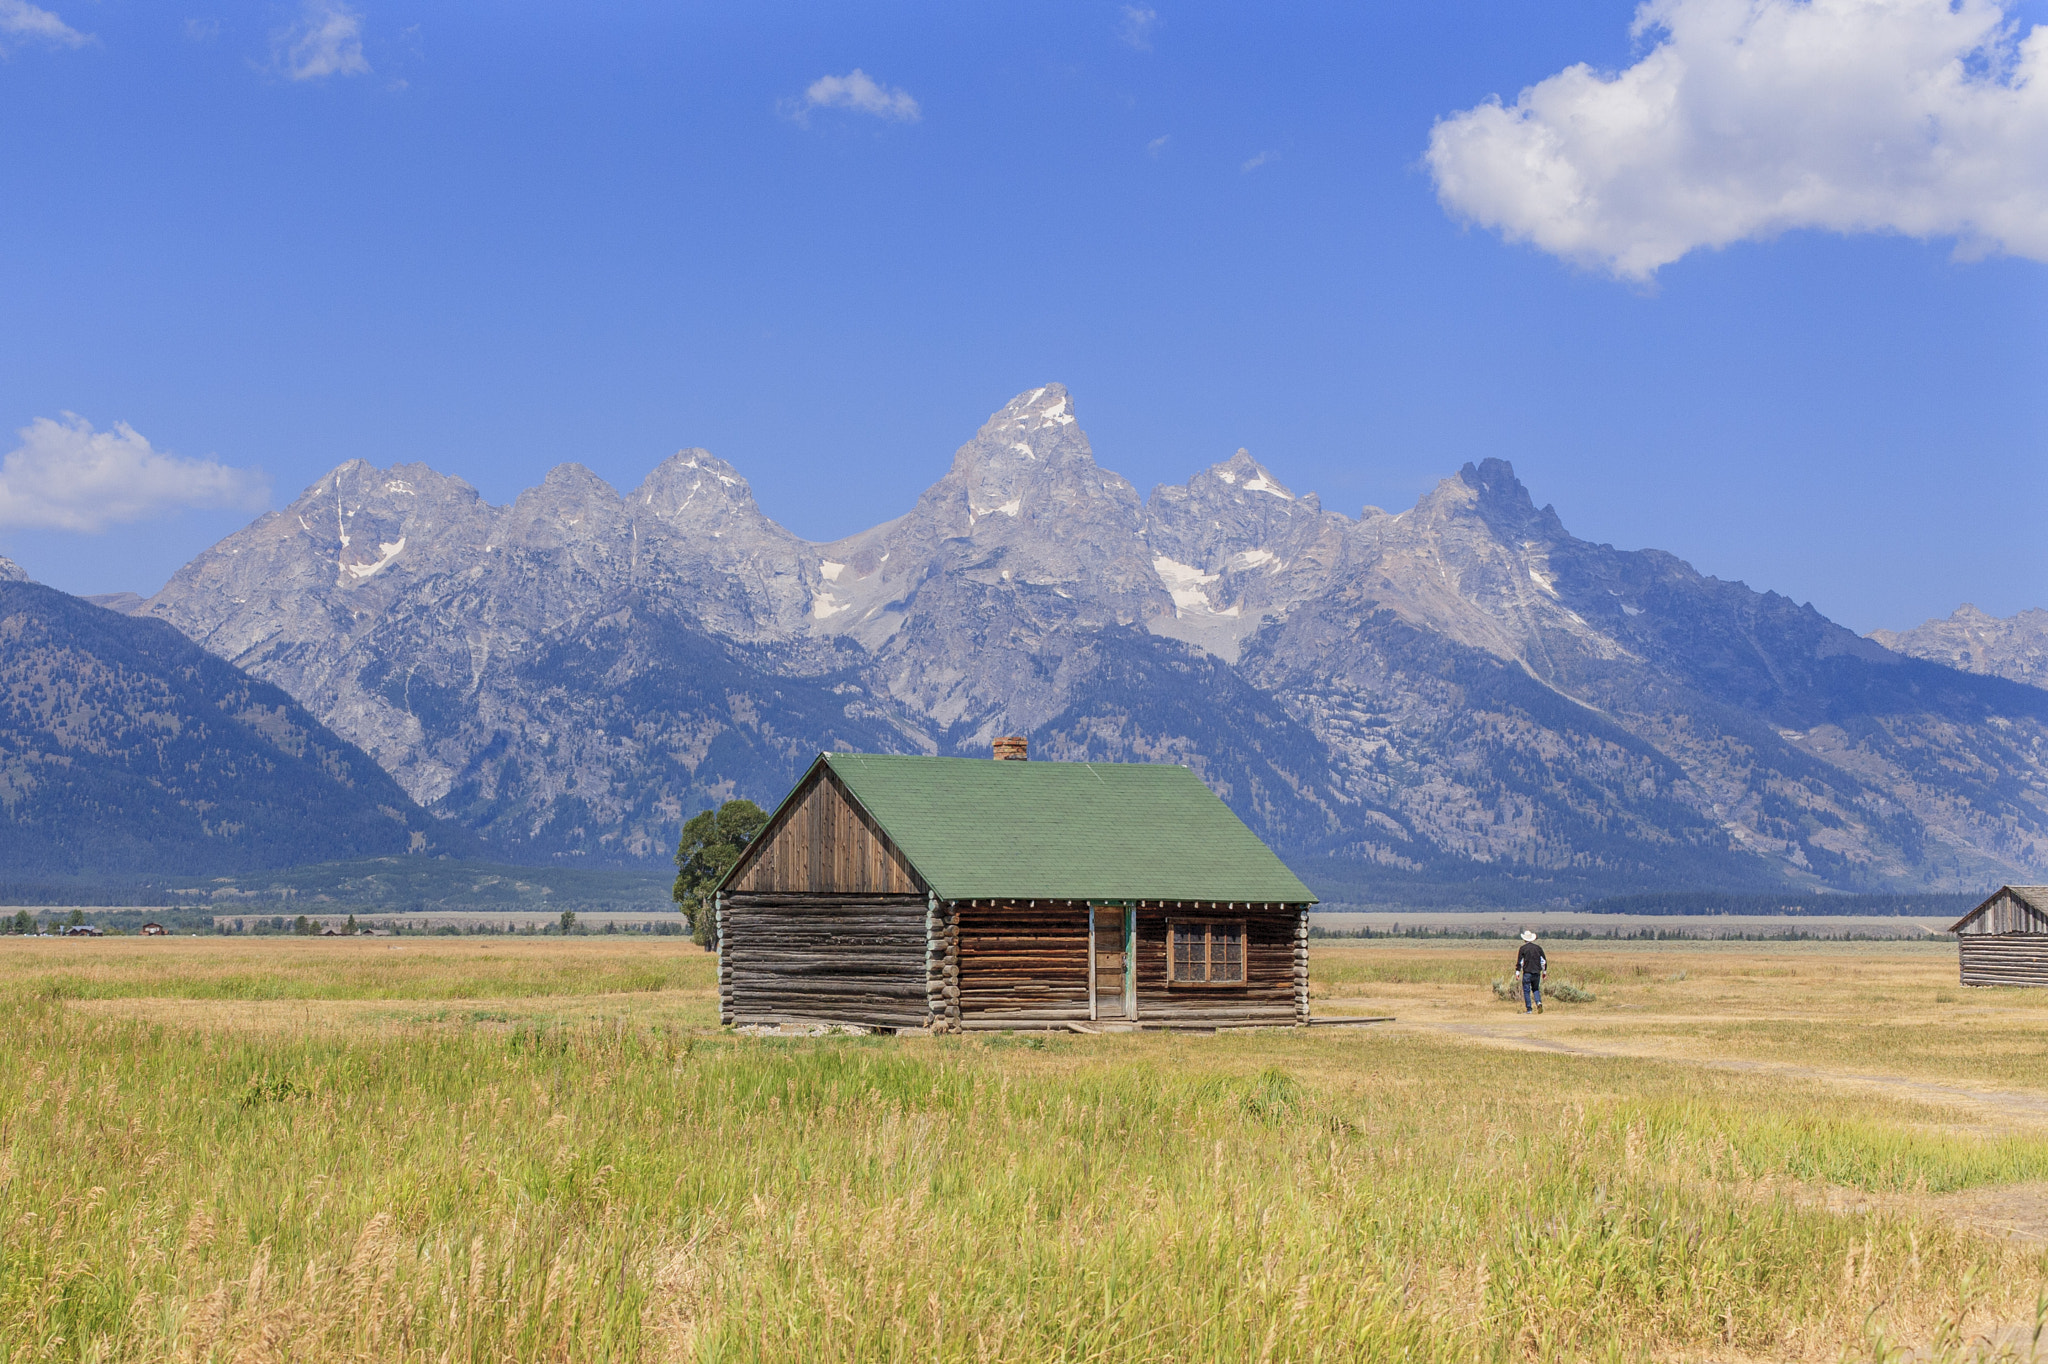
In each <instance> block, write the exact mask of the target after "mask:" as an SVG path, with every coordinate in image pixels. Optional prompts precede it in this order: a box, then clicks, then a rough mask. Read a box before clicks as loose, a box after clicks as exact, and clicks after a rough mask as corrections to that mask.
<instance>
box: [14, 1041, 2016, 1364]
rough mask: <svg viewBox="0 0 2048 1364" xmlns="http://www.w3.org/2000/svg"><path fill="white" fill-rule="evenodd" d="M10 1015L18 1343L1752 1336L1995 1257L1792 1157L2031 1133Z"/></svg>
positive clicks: (1770, 1095)
mask: <svg viewBox="0 0 2048 1364" xmlns="http://www.w3.org/2000/svg"><path fill="white" fill-rule="evenodd" d="M16 1022H17V1025H18V1029H19V1032H20V1033H21V1035H24V1036H28V1037H33V1038H35V1039H36V1043H35V1045H34V1046H32V1047H26V1048H20V1049H15V1050H10V1051H8V1052H7V1053H5V1054H4V1055H0V1096H4V1099H0V1153H4V1154H0V1226H4V1227H6V1228H8V1229H9V1233H8V1234H7V1235H6V1236H5V1237H4V1238H0V1340H4V1341H5V1342H6V1344H5V1346H4V1347H0V1349H4V1357H6V1358H10V1359H27V1358H37V1359H41V1358H60V1359H65V1358H77V1359H87V1358H93V1359H126V1358H169V1357H172V1356H184V1357H196V1358H218V1359H223V1360H225V1359H229V1358H238V1357H241V1352H242V1351H244V1350H245V1349H247V1348H249V1347H251V1346H252V1343H253V1344H260V1342H262V1341H265V1340H269V1341H272V1342H273V1349H274V1352H278V1351H281V1354H280V1355H279V1357H290V1358H342V1357H360V1356H363V1355H368V1356H371V1357H376V1358H421V1359H429V1358H433V1359H438V1358H441V1357H442V1356H443V1354H444V1353H446V1354H447V1356H448V1357H450V1358H455V1359H496V1358H506V1357H517V1358H522V1359H524V1358H556V1357H558V1358H574V1359H585V1358H652V1357H675V1358H699V1359H718V1360H743V1359H744V1360H752V1359H797V1358H802V1359H807V1360H817V1359H833V1360H867V1359H891V1358H900V1359H924V1358H955V1359H973V1358H982V1357H987V1358H1003V1359H1019V1360H1026V1359H1029V1360H1045V1359H1070V1360H1080V1359H1098V1358H1100V1359H1154V1358H1179V1359H1253V1358H1261V1357H1265V1358H1310V1357H1314V1356H1315V1355H1316V1354H1317V1353H1318V1352H1321V1353H1323V1354H1325V1355H1326V1356H1329V1355H1341V1356H1343V1357H1365V1356H1373V1357H1390V1358H1391V1357H1405V1358H1417V1359H1446V1360H1449V1359H1461V1360H1462V1359H1474V1358H1482V1359H1483V1358H1498V1359H1521V1358H1557V1359H1579V1358H1599V1357H1615V1358H1633V1357H1639V1356H1642V1355H1643V1354H1645V1353H1646V1345H1647V1343H1648V1342H1657V1343H1659V1345H1660V1348H1668V1347H1675V1346H1685V1345H1707V1344H1712V1343H1714V1342H1716V1341H1719V1340H1720V1339H1721V1338H1722V1337H1723V1336H1724V1335H1726V1336H1728V1337H1730V1338H1732V1339H1733V1340H1734V1341H1735V1342H1736V1343H1738V1344H1741V1345H1743V1346H1744V1347H1745V1348H1751V1349H1767V1348H1769V1347H1770V1346H1771V1344H1772V1343H1773V1342H1779V1341H1782V1340H1783V1339H1785V1337H1786V1333H1787V1332H1788V1331H1794V1330H1796V1329H1797V1328H1798V1327H1800V1326H1801V1325H1802V1324H1804V1325H1805V1326H1807V1327H1808V1328H1809V1329H1813V1328H1816V1327H1819V1326H1823V1325H1825V1324H1827V1323H1831V1322H1832V1323H1836V1324H1838V1325H1839V1323H1841V1322H1843V1321H1846V1320H1851V1319H1860V1317H1861V1316H1862V1314H1863V1313H1864V1311H1866V1310H1867V1308H1868V1307H1869V1306H1870V1305H1871V1304H1873V1303H1877V1302H1880V1301H1886V1300H1890V1301H1893V1302H1897V1301H1899V1300H1900V1299H1901V1298H1904V1299H1907V1300H1911V1301H1914V1302H1922V1301H1923V1300H1924V1305H1925V1306H1926V1307H1927V1308H1928V1309H1929V1310H1934V1309H1954V1308H1958V1307H1960V1306H1961V1305H1962V1304H1961V1302H1960V1301H1959V1300H1954V1299H1955V1296H1956V1295H1955V1294H1954V1293H1953V1292H1951V1291H1949V1290H1948V1289H1946V1288H1944V1287H1943V1285H1948V1284H1954V1283H1956V1282H1959V1281H1961V1280H1962V1279H1964V1278H1965V1276H1968V1275H1972V1274H1974V1275H1977V1276H1988V1275H1989V1273H1990V1272H1991V1271H1992V1270H1993V1269H1995V1268H1997V1267H1999V1266H2001V1265H2003V1264H2004V1263H2005V1260H2004V1257H2003V1256H2002V1255H2001V1254H2000V1253H1999V1252H1997V1251H1996V1249H1995V1248H1993V1247H1989V1246H1986V1245H1981V1244H1979V1243H1976V1242H1974V1241H1970V1240H1968V1239H1966V1238H1964V1237H1962V1236H1960V1235H1959V1234H1956V1233H1952V1232H1948V1231H1945V1230H1944V1229H1942V1228H1941V1227H1939V1226H1938V1225H1931V1224H1930V1225H1918V1226H1916V1225H1915V1224H1914V1223H1913V1222H1912V1221H1911V1220H1910V1219H1908V1218H1906V1217H1903V1216H1900V1215H1896V1214H1890V1213H1886V1214H1873V1215H1865V1216H1848V1217H1844V1216H1838V1215H1832V1214H1828V1213H1825V1212H1821V1211H1817V1210H1813V1209H1811V1208H1808V1207H1805V1206H1802V1205H1801V1204H1800V1203H1799V1201H1798V1200H1796V1199H1794V1198H1792V1197H1789V1196H1786V1195H1784V1194H1782V1193H1774V1192H1772V1191H1770V1190H1769V1189H1768V1187H1767V1182H1768V1180H1770V1179H1771V1178H1773V1177H1783V1178H1788V1179H1791V1178H1798V1179H1815V1178H1825V1179H1828V1180H1832V1181H1834V1182H1837V1183H1843V1184H1848V1185H1851V1186H1853V1187H1857V1188H1868V1189H1893V1188H1906V1187H1911V1188H1919V1187H1923V1186H1924V1187H1926V1188H1929V1189H1944V1188H1956V1187H1963V1186H1967V1185H1970V1184H1973V1183H1979V1182H1984V1181H1988V1180H2002V1179H2008V1178H2023V1177H2039V1175H2040V1174H2041V1173H2042V1172H2043V1171H2044V1169H2048V1147H2044V1145H2043V1144H2042V1143H2041V1142H2039V1141H2032V1140H2030V1141H2024V1142H2023V1141H2020V1140H2019V1139H2003V1140H1997V1141H1984V1140H1977V1139H1970V1138H1962V1137H1939V1136H1930V1135H1926V1134H1925V1133H1921V1134H1918V1135H1915V1134H1913V1133H1909V1132H1907V1131H1905V1130H1904V1129H1902V1128H1900V1127H1899V1126H1898V1125H1897V1123H1896V1121H1895V1120H1894V1119H1895V1109H1896V1106H1895V1105H1894V1106H1892V1108H1893V1112H1890V1113H1888V1112H1887V1111H1885V1110H1883V1109H1880V1108H1879V1107H1877V1106H1858V1105H1854V1104H1850V1105H1847V1106H1845V1107H1844V1106H1837V1108H1836V1110H1835V1115H1834V1116H1833V1117H1832V1118H1829V1119H1827V1120H1819V1119H1793V1118H1790V1117H1787V1116H1786V1115H1787V1113H1796V1112H1798V1111H1800V1110H1802V1109H1807V1108H1810V1107H1811V1106H1812V1105H1811V1102H1810V1100H1811V1099H1812V1097H1813V1096H1812V1095H1811V1094H1809V1093H1806V1092H1803V1091H1800V1090H1797V1089H1794V1090H1790V1091H1788V1090H1785V1089H1783V1088H1782V1087H1778V1088H1774V1087H1772V1086H1769V1085H1760V1084H1757V1083H1754V1082H1750V1081H1745V1080H1742V1079H1739V1078H1721V1079H1715V1080H1711V1081H1709V1082H1708V1083H1707V1084H1706V1085H1705V1087H1704V1088H1703V1087H1702V1085H1701V1083H1700V1082H1699V1080H1698V1079H1697V1077H1694V1076H1691V1075H1687V1074H1685V1073H1683V1072H1681V1071H1678V1070H1676V1069H1675V1068H1670V1067H1662V1066H1656V1065H1650V1064H1647V1063H1601V1064H1599V1065H1598V1066H1596V1067H1595V1068H1594V1070H1593V1072H1592V1073H1591V1074H1590V1077H1589V1074H1588V1071H1587V1069H1586V1067H1585V1063H1583V1062H1574V1061H1572V1060H1571V1059H1569V1058H1553V1057H1541V1056H1539V1057H1526V1056H1512V1057H1511V1056H1505V1055H1495V1054H1491V1053H1477V1052H1474V1051H1472V1050H1470V1049H1466V1048H1460V1047H1456V1046H1454V1045H1449V1044H1444V1043H1435V1042H1426V1041H1418V1040H1417V1039H1414V1038H1395V1037H1390V1036H1385V1035H1381V1036H1374V1035H1371V1034H1367V1035H1363V1036H1350V1037H1343V1038H1328V1037H1322V1036H1311V1037H1295V1036H1292V1035H1281V1036H1277V1037H1274V1036H1259V1037H1228V1036H1226V1037H1219V1038H1200V1039H1172V1038H1149V1037H1148V1038H1135V1039H1087V1040H1085V1041H1084V1040H1080V1039H1074V1040H1048V1041H1047V1042H1046V1044H1045V1045H1044V1046H1042V1047H1039V1048H1022V1047H1017V1046H1014V1045H1005V1044H1004V1043H1005V1040H1004V1039H990V1041H989V1042H988V1043H980V1042H974V1041H967V1042H958V1041H954V1042H946V1041H940V1042H922V1043H903V1042H897V1041H893V1040H888V1041H885V1040H818V1041H775V1040H746V1039H728V1038H724V1037H715V1036H713V1037H707V1036H699V1035H695V1034H687V1033H682V1032H678V1031H674V1030H649V1029H643V1028H634V1027H626V1026H620V1025H596V1026H585V1027H580V1028H530V1027H515V1028H511V1029H506V1028H484V1027H466V1028H441V1029H413V1030H407V1031H402V1032H397V1033H393V1034H388V1035H384V1036H376V1037H352V1036H345V1035H332V1034H328V1035H306V1036H299V1037H291V1038H282V1039H281V1038H277V1037H270V1036H242V1035H237V1034H233V1033H227V1034H211V1033H196V1032H184V1031H180V1030H176V1029H167V1028H163V1027H160V1026H157V1025H153V1024H148V1023H141V1022H123V1021H98V1020H90V1019H86V1018H83V1017H79V1016H73V1015H71V1014H69V1013H68V1012H67V1011H66V1010H65V1009H63V1008H62V1007H61V1006H34V1005H32V1006H29V1007H27V1008H25V1009H22V1010H20V1011H18V1012H17V1017H16ZM1589 1078H1590V1080H1591V1082H1592V1086H1593V1089H1594V1091H1595V1092H1592V1093H1589V1092H1587V1082H1588V1079H1589ZM1447 1081H1448V1082H1447ZM1602 1092H1605V1093H1606V1095H1607V1096H1605V1097H1603V1093H1602ZM1613 1095H1626V1096H1627V1097H1612V1096H1613ZM1845 1263H1849V1264H1852V1266H1857V1265H1860V1266H1863V1267H1862V1268H1854V1267H1852V1269H1851V1272H1850V1273H1849V1275H1848V1276H1847V1279H1846V1281H1845V1278H1844V1274H1843V1270H1842V1266H1843V1265H1844V1264H1845ZM2041 1269H2042V1266H2041V1264H2040V1263H2039V1261H2031V1262H2028V1269H2027V1271H2026V1272H2027V1273H2031V1274H2035V1275H2038V1274H2039V1273H2040V1272H2041Z"/></svg>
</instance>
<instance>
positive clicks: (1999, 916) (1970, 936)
mask: <svg viewBox="0 0 2048 1364" xmlns="http://www.w3.org/2000/svg"><path fill="white" fill-rule="evenodd" d="M1948 931H1949V932H1951V933H1953V934H1955V935H1956V954H1957V956H1958V957H1959V958H1960V960H1961V965H1962V979H1963V984H1965V985H2048V886H2000V887H1999V888H1998V893H1997V894H1995V895H1993V896H1992V897H1991V898H1990V899H1988V900H1986V901H1985V902H1984V903H1983V904H1981V905H1978V906H1977V907H1976V908H1975V909H1973V910H1971V911H1970V912H1969V913H1968V914H1965V915H1964V916H1963V917H1962V918H1960V919H1958V920H1956V921H1955V923H1953V924H1951V925H1950V926H1949V930H1948Z"/></svg>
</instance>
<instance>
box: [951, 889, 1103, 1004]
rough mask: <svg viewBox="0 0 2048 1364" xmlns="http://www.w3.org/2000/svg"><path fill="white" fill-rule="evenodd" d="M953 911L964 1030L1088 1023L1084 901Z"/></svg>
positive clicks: (981, 903)
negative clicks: (955, 922)
mask: <svg viewBox="0 0 2048 1364" xmlns="http://www.w3.org/2000/svg"><path fill="white" fill-rule="evenodd" d="M954 911H955V914H956V915H957V925H956V932H957V943H958V946H957V949H956V950H957V954H958V955H957V961H958V980H959V987H958V988H959V1015H958V1017H959V1022H960V1024H961V1026H962V1027H964V1028H1015V1027H1035V1026H1038V1025H1040V1024H1045V1023H1062V1022H1072V1023H1085V1022H1087V1021H1088V906H1087V905H1086V904H1085V903H1083V902H1080V901H1074V900H1040V901H1038V902H1036V903H1035V904H1034V903H1031V902H1029V901H1021V900H1019V901H1008V902H1001V903H991V902H989V901H986V900H983V901H979V902H973V903H967V904H958V905H956V906H954Z"/></svg>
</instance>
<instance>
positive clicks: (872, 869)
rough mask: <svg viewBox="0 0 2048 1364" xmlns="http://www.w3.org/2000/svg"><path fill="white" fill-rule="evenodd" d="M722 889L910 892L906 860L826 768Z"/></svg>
mask: <svg viewBox="0 0 2048 1364" xmlns="http://www.w3.org/2000/svg"><path fill="white" fill-rule="evenodd" d="M726 889H727V890H728V891H733V892H745V891H761V892H771V893H772V892H783V893H787V892H805V893H809V894H813V895H917V894H922V893H923V892H924V889H925V887H924V885H923V884H922V883H921V882H920V881H919V880H918V879H917V873H916V872H914V871H912V870H911V867H910V863H909V861H908V860H907V859H906V858H905V857H904V856H903V854H902V853H901V852H900V851H898V850H897V848H896V845H895V844H894V843H891V842H890V841H889V839H888V837H887V836H886V835H884V834H883V833H882V830H881V826H879V825H877V824H876V823H875V822H874V821H873V820H871V819H870V818H868V815H867V812H866V811H865V810H863V809H861V808H860V806H859V805H858V804H857V803H856V802H855V801H854V799H853V798H852V797H851V796H850V795H848V794H847V792H846V788H845V787H843V786H841V785H840V784H839V778H837V777H835V776H833V775H832V771H831V769H830V768H827V767H822V766H821V767H820V768H819V769H818V770H817V772H816V773H815V774H814V775H813V776H812V778H811V780H810V782H809V783H808V784H807V785H806V786H805V787H804V789H803V790H801V791H799V792H797V794H796V795H795V796H794V797H792V798H791V800H790V801H789V803H788V804H787V805H785V806H784V807H783V808H782V810H781V811H780V812H778V813H777V815H776V819H775V822H774V823H773V824H771V825H769V826H768V827H767V828H766V829H763V830H762V831H761V836H760V837H759V838H758V839H756V840H755V841H754V844H753V846H752V847H750V848H748V849H747V853H746V857H745V859H744V860H743V861H742V862H741V864H740V866H739V868H738V870H737V871H736V872H735V874H734V876H733V878H732V880H731V881H729V882H727V883H726Z"/></svg>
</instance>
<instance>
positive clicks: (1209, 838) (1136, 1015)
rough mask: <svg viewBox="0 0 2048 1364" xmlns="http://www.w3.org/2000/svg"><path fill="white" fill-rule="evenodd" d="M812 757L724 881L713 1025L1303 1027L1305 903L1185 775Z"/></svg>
mask: <svg viewBox="0 0 2048 1364" xmlns="http://www.w3.org/2000/svg"><path fill="white" fill-rule="evenodd" d="M996 753H997V758H996V760H993V761H991V760H989V759H977V758H927V757H915V756H900V755H877V754H864V753H824V754H820V755H819V756H818V759H817V761H815V762H813V763H812V764H811V766H810V768H809V769H808V770H807V771H806V772H805V773H804V775H803V776H802V778H801V779H799V780H798V782H797V784H796V785H795V787H793V788H792V789H791V790H790V793H789V794H788V795H787V796H786V797H784V798H783V801H782V803H781V804H780V805H778V806H777V807H776V809H775V812H774V814H773V815H771V816H770V817H769V821H768V823H767V825H766V826H765V827H764V828H763V829H762V831H761V833H760V835H759V836H758V837H756V838H755V840H754V841H753V843H752V844H750V845H749V846H748V848H747V850H746V851H745V852H744V853H743V854H742V855H741V856H740V858H739V860H738V861H737V862H735V863H734V865H733V867H732V869H731V870H730V871H728V872H727V873H726V875H725V877H724V878H723V880H721V882H720V883H719V885H718V887H717V889H716V891H715V893H714V899H713V907H714V911H715V913H716V915H717V925H718V994H719V1015H720V1018H721V1020H722V1021H723V1022H725V1023H726V1024H728V1025H747V1024H757V1025H767V1024H791V1023H797V1024H817V1023H838V1024H856V1025H860V1026H864V1027H870V1028H876V1029H883V1030H897V1031H900V1030H904V1029H919V1030H923V1029H930V1030H933V1031H936V1032H962V1031H971V1030H977V1029H1003V1028H1022V1029H1065V1028H1082V1029H1088V1028H1101V1029H1117V1030H1123V1029H1130V1028H1155V1027H1185V1028H1217V1027H1247V1026H1265V1027H1271V1026H1288V1025H1294V1026H1303V1027H1305V1026H1307V1024H1308V1021H1309V1009H1308V908H1309V906H1310V905H1311V904H1313V903H1315V896H1314V895H1313V894H1312V893H1310V891H1309V889H1308V887H1307V886H1305V885H1303V884H1302V883H1301V881H1300V880H1299V879H1298V878H1297V877H1296V876H1295V875H1294V873H1293V872H1291V871H1289V870H1288V869H1287V867H1286V866H1285V865H1284V864H1283V863H1282V862H1281V861H1280V859H1279V858H1278V857H1276V856H1274V855H1273V852H1272V850H1271V849H1269V848H1268V847H1266V845H1265V844H1264V843H1262V842H1260V841H1259V838H1258V836H1257V835H1256V834H1254V833H1253V832H1252V831H1251V830H1250V829H1248V828H1246V827H1245V825H1244V822H1243V821H1242V820H1240V819H1239V818H1238V817H1237V816H1236V815H1234V814H1232V813H1231V812H1230V809H1229V807H1228V806H1226V805H1224V803H1223V802H1222V801H1221V800H1219V799H1217V797H1216V795H1215V793H1214V792H1212V791H1210V790H1209V788H1208V787H1207V786H1205V785H1203V784H1202V780H1201V778H1199V777H1197V776H1196V775H1195V774H1194V773H1193V772H1192V771H1190V770H1189V769H1187V768H1185V767H1178V766H1171V765H1168V764H1163V763H1159V764H1154V763H1091V762H1075V763H1047V762H1029V761H1025V760H1024V758H1025V744H1024V740H1022V739H1019V738H1006V739H999V740H997V741H996Z"/></svg>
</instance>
